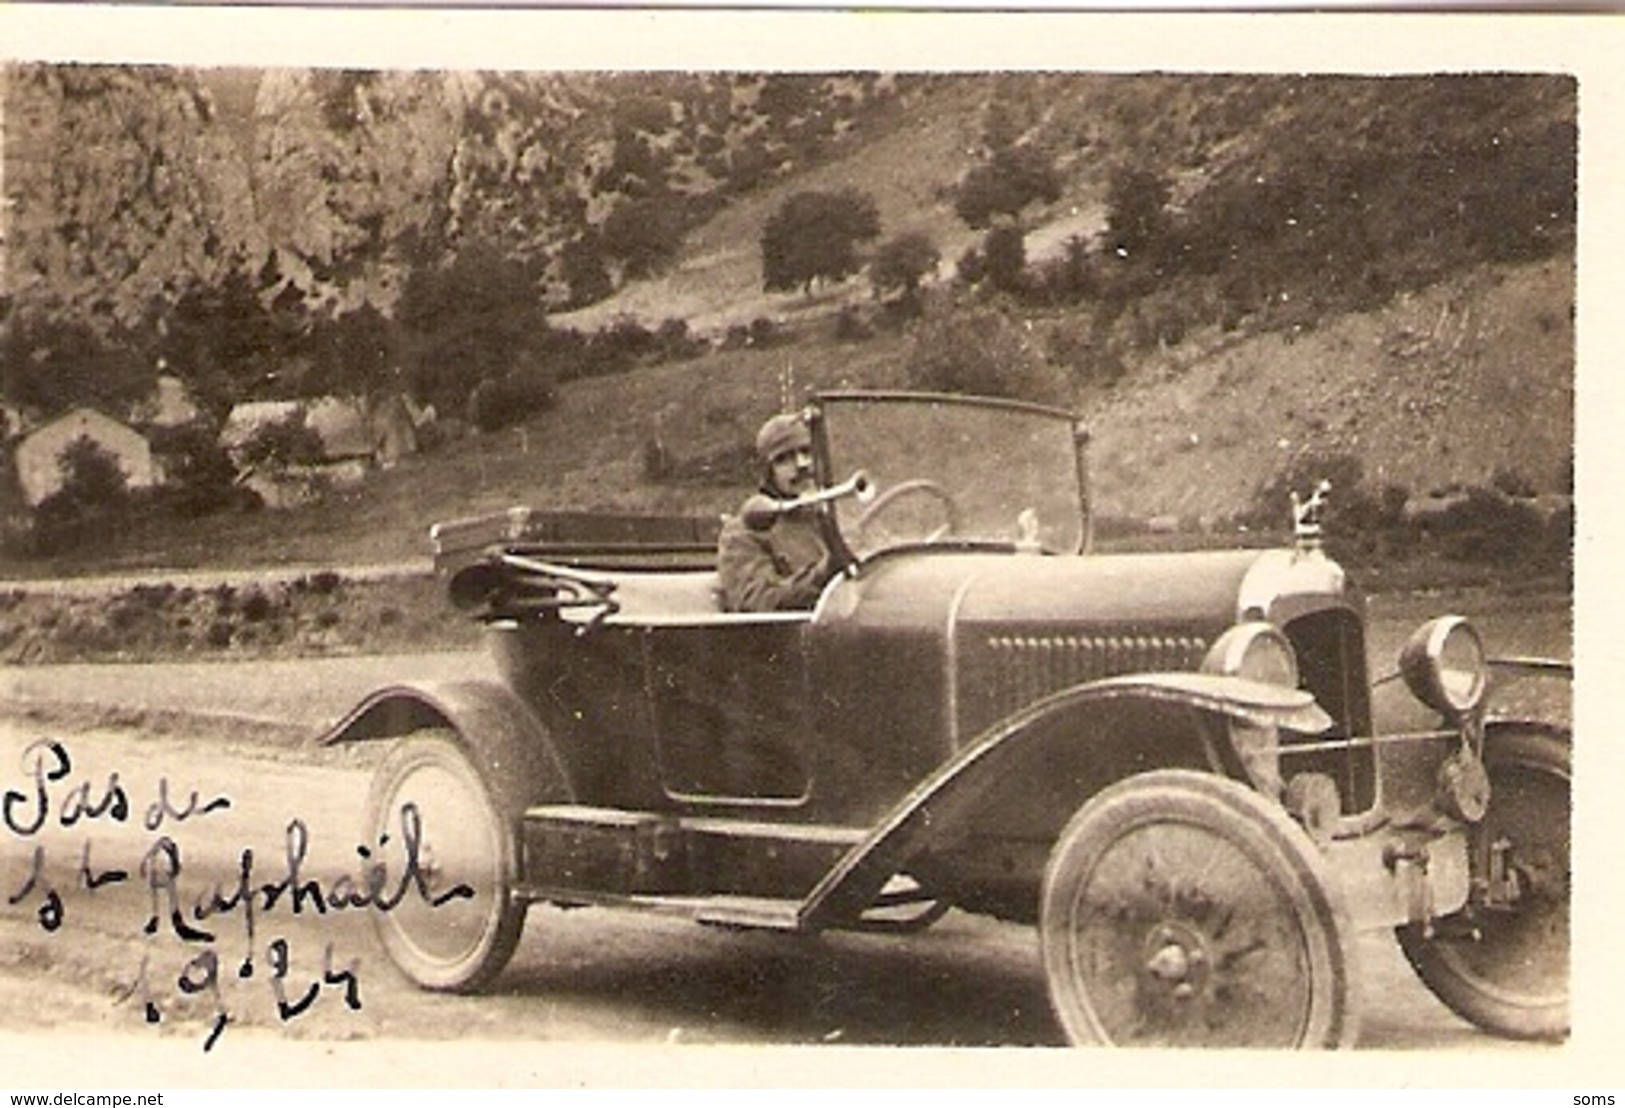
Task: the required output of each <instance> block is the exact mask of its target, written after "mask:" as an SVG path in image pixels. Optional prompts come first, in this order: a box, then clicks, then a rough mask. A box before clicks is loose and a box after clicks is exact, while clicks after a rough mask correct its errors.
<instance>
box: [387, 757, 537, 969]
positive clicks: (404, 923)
mask: <svg viewBox="0 0 1625 1108" xmlns="http://www.w3.org/2000/svg"><path fill="white" fill-rule="evenodd" d="M365 819H366V822H365V824H364V829H365V834H366V838H365V840H364V842H365V843H366V844H367V847H368V849H369V850H370V851H371V852H372V855H373V859H374V860H375V861H376V862H377V863H378V865H379V866H380V867H381V872H380V874H379V876H380V880H378V881H377V889H378V891H377V901H376V903H375V904H374V906H373V922H374V925H375V927H376V929H377V932H378V938H379V940H380V942H382V943H383V946H384V950H385V951H386V952H387V953H388V954H389V956H390V958H391V959H392V960H393V961H394V962H395V964H396V965H397V966H398V967H399V968H400V969H401V971H402V972H403V973H405V974H406V976H407V977H409V978H411V980H412V981H414V982H415V983H416V984H418V985H419V986H421V987H423V988H425V989H434V990H439V991H448V992H472V991H474V990H476V989H478V988H480V987H481V986H483V985H485V984H487V983H488V982H489V981H490V980H491V979H492V978H494V977H495V976H496V975H497V974H498V973H500V972H501V970H502V968H503V966H504V965H506V964H507V962H508V959H509V958H510V957H511V956H512V955H513V951H514V948H515V947H516V946H517V945H518V942H519V935H520V932H521V931H522V930H523V929H524V923H525V904H524V902H522V901H517V900H515V898H514V896H513V883H514V880H515V875H516V869H515V867H516V859H517V856H518V852H517V845H516V843H515V841H514V827H513V825H512V822H511V821H509V820H506V819H504V818H503V817H502V816H501V815H500V814H499V813H498V811H497V810H496V808H495V807H494V806H493V804H492V801H491V797H490V794H489V792H488V790H487V789H486V787H485V784H484V782H483V781H482V780H481V779H480V775H479V772H478V771H477V770H476V769H475V768H474V766H473V764H472V763H470V761H469V760H468V757H467V755H466V754H464V752H463V750H462V749H461V747H459V746H458V744H457V743H456V742H454V741H453V740H452V739H451V738H449V737H448V736H447V735H446V734H444V733H442V732H420V733H418V734H415V735H411V736H408V737H407V738H405V739H402V740H401V741H400V742H398V743H397V744H396V745H395V747H394V749H392V750H391V751H390V752H389V754H388V755H387V756H386V757H385V759H384V761H383V763H382V764H381V765H380V766H379V768H378V771H377V773H376V774H374V776H373V782H372V790H371V793H370V794H369V796H368V798H367V808H366V817H365Z"/></svg>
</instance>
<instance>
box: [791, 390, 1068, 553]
mask: <svg viewBox="0 0 1625 1108" xmlns="http://www.w3.org/2000/svg"><path fill="white" fill-rule="evenodd" d="M846 404H853V405H858V404H864V405H869V404H899V405H903V404H906V405H909V406H911V407H914V408H919V409H938V410H941V409H943V408H951V409H958V410H965V409H976V410H993V411H1002V412H1007V413H1010V414H1012V415H1018V416H1019V415H1025V416H1029V417H1034V418H1037V419H1041V420H1048V421H1054V422H1059V423H1064V424H1065V425H1066V428H1067V435H1068V441H1069V443H1070V451H1071V465H1070V470H1069V473H1070V476H1071V478H1072V480H1073V481H1074V482H1075V486H1074V489H1073V491H1075V494H1076V497H1075V500H1074V499H1073V498H1071V497H1067V496H1066V495H1065V493H1066V491H1067V490H1064V489H1063V490H1060V495H1057V496H1055V497H1053V498H1052V503H1051V507H1053V506H1054V502H1056V501H1065V503H1066V505H1067V510H1068V511H1069V512H1070V513H1071V514H1070V516H1069V518H1067V519H1066V520H1065V526H1066V528H1067V529H1068V530H1069V531H1070V532H1071V533H1072V534H1073V535H1075V538H1071V539H1070V540H1069V541H1067V542H1065V543H1062V544H1059V545H1052V544H1046V545H1041V546H1032V547H1029V546H1027V545H1024V544H1022V543H1020V542H1018V541H1017V540H1016V538H1015V537H1009V538H994V537H989V536H981V537H978V536H963V535H951V534H950V535H947V536H944V537H940V538H918V539H913V540H903V541H897V542H892V543H887V544H883V545H879V546H876V547H874V548H872V549H865V548H864V547H863V545H862V544H858V543H854V542H850V541H849V536H848V535H847V534H846V533H845V528H843V525H842V515H843V513H844V512H848V511H850V508H849V507H848V506H847V505H845V504H839V503H838V504H834V505H828V506H827V507H828V508H829V509H830V510H829V511H827V512H826V513H824V522H825V526H826V528H827V536H828V538H829V539H830V540H831V545H832V547H833V548H834V549H836V550H838V551H839V552H840V553H841V555H842V560H843V561H844V562H845V564H848V565H854V564H861V563H864V562H868V561H871V560H873V559H875V558H877V557H881V556H883V555H887V554H891V553H894V552H897V551H900V550H958V551H964V550H989V551H996V552H1006V553H1008V552H1013V551H1016V550H1018V549H1032V550H1034V552H1039V553H1044V554H1082V553H1086V552H1087V551H1088V550H1089V548H1090V546H1091V544H1092V540H1093V512H1092V510H1091V503H1090V492H1089V473H1088V464H1087V462H1088V459H1087V449H1086V447H1087V443H1088V440H1089V433H1088V430H1087V428H1086V427H1085V425H1084V423H1083V421H1082V418H1081V417H1080V416H1079V415H1078V414H1077V413H1076V412H1074V411H1072V410H1070V409H1066V408H1060V407H1054V406H1051V405H1045V404H1037V403H1032V402H1029V401H1023V400H1012V399H1007V398H1003V397H988V396H966V395H960V394H955V393H936V392H911V391H902V390H835V391H828V392H820V393H817V394H815V396H814V397H813V401H812V405H811V407H810V409H809V412H808V414H809V417H810V420H809V421H810V423H811V425H812V431H813V439H814V447H815V449H814V453H815V455H816V456H817V459H818V466H819V470H820V476H821V481H820V483H821V484H823V485H824V486H826V487H827V486H829V485H831V484H834V483H836V482H838V481H844V480H847V479H849V478H850V477H851V476H852V473H850V472H845V473H838V472H835V470H834V468H833V467H834V466H835V465H836V464H840V465H844V466H848V467H849V468H853V467H852V466H851V461H852V460H851V459H850V458H842V459H837V458H835V456H834V455H835V449H836V448H835V447H834V446H833V444H832V442H831V438H832V436H831V426H832V423H833V424H834V425H836V426H838V425H839V421H840V414H839V409H840V407H841V406H842V405H846ZM846 452H847V453H848V454H850V453H851V452H852V451H851V450H850V449H848V450H847V451H846ZM857 460H858V461H859V462H860V463H861V462H862V461H863V459H862V458H861V457H860V458H859V459H857ZM857 468H862V467H861V465H860V466H859V467H857ZM884 491H885V490H881V492H882V493H883V492H884Z"/></svg>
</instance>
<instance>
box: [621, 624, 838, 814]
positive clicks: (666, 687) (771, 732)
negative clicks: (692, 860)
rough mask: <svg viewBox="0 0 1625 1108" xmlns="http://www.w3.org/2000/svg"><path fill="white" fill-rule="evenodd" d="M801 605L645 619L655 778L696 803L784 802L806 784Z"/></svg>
mask: <svg viewBox="0 0 1625 1108" xmlns="http://www.w3.org/2000/svg"><path fill="white" fill-rule="evenodd" d="M810 626H811V614H810V613H801V612H796V613H771V614H763V615H756V616H743V615H732V616H724V617H721V618H719V619H715V620H708V621H704V622H700V623H695V624H691V625H671V626H661V627H654V628H651V629H650V630H649V632H648V634H647V639H646V647H645V675H646V681H647V689H648V696H649V701H650V705H651V709H652V716H653V721H654V725H655V745H656V751H657V756H658V761H659V774H660V781H661V787H662V788H663V789H664V790H665V792H666V794H667V796H668V797H670V798H672V799H673V800H676V801H678V802H681V803H687V804H695V805H728V806H738V805H763V806H781V807H782V806H793V805H797V804H800V803H802V802H803V801H804V800H805V798H806V797H807V795H808V792H809V789H810V786H811V774H810V768H809V767H810V765H811V759H810V758H809V757H808V756H807V753H808V750H809V747H808V742H809V739H810V733H809V721H808V715H809V713H808V686H807V641H808V639H807V636H808V630H809V628H810Z"/></svg>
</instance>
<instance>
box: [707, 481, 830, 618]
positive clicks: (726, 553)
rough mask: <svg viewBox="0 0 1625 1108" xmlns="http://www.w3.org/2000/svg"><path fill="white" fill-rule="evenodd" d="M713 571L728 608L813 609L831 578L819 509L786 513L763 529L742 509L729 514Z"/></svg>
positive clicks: (744, 609)
mask: <svg viewBox="0 0 1625 1108" xmlns="http://www.w3.org/2000/svg"><path fill="white" fill-rule="evenodd" d="M747 503H749V502H748V501H747ZM717 574H718V576H719V577H720V578H721V581H722V606H723V607H724V608H725V609H727V610H728V611H730V612H776V611H785V610H794V609H797V608H811V607H812V606H813V604H815V603H816V602H817V600H818V594H819V593H820V592H821V591H822V590H823V587H824V582H826V581H828V580H829V578H830V557H829V551H828V549H827V548H826V547H825V545H824V538H823V535H822V534H820V532H819V529H818V515H817V509H816V508H800V509H798V510H796V511H793V512H786V513H785V514H783V515H780V516H778V517H777V518H776V519H775V520H774V521H773V524H772V526H770V527H767V528H765V529H763V530H753V529H752V528H750V527H748V526H746V524H745V512H744V510H743V509H741V510H740V512H739V514H738V515H735V516H729V517H728V518H727V519H726V520H725V521H724V523H723V525H722V534H721V536H720V537H719V538H718V540H717Z"/></svg>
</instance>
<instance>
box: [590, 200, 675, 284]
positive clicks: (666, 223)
mask: <svg viewBox="0 0 1625 1108" xmlns="http://www.w3.org/2000/svg"><path fill="white" fill-rule="evenodd" d="M683 224H684V219H683V206H682V201H681V199H680V198H678V197H676V196H673V195H670V194H669V193H668V194H663V195H660V196H653V197H649V198H648V199H644V200H623V201H621V202H620V203H619V204H617V205H616V206H615V209H614V210H613V211H611V212H610V213H609V217H608V218H607V219H605V220H604V227H603V232H602V234H601V235H600V236H599V241H600V242H602V244H603V249H604V253H606V254H608V255H609V256H610V257H612V258H617V259H619V260H620V261H621V263H622V264H623V265H624V266H625V267H626V273H627V276H629V277H647V276H649V275H650V274H653V273H658V272H660V270H661V269H663V268H665V266H666V265H667V264H668V263H669V262H670V261H671V260H672V258H673V257H674V256H675V255H676V253H677V251H678V249H679V248H680V247H681V246H682V245H683V230H684V226H683Z"/></svg>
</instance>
